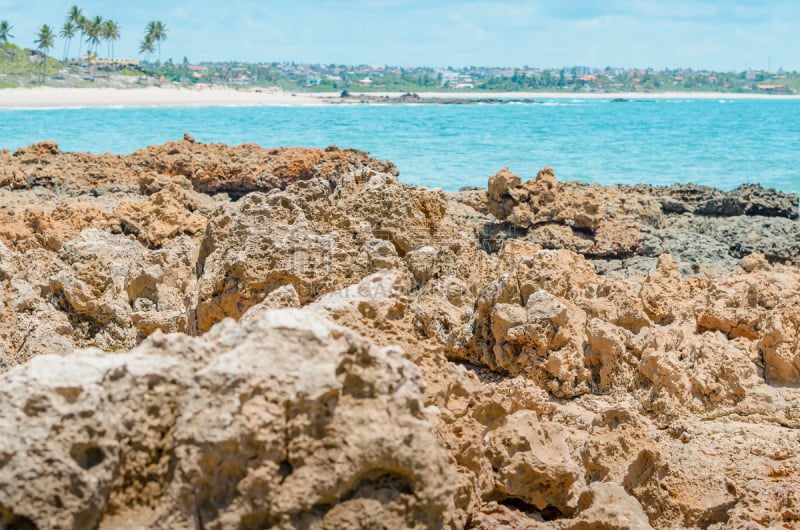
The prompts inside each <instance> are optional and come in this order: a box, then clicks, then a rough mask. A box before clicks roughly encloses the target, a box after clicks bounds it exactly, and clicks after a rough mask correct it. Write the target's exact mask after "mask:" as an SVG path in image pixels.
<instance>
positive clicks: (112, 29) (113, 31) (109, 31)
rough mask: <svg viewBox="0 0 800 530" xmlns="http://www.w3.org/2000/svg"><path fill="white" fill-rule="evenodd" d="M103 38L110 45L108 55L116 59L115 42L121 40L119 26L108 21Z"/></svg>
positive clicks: (105, 24)
mask: <svg viewBox="0 0 800 530" xmlns="http://www.w3.org/2000/svg"><path fill="white" fill-rule="evenodd" d="M103 38H104V39H105V40H106V42H107V43H108V55H109V57H111V59H112V60H113V59H114V41H117V40H119V24H117V23H116V22H114V21H113V20H106V21H105V23H104V24H103Z"/></svg>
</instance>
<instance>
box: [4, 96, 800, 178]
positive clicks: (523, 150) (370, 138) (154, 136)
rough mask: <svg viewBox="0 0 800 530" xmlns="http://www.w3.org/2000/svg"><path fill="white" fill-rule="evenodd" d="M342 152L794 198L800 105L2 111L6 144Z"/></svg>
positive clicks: (465, 170)
mask: <svg viewBox="0 0 800 530" xmlns="http://www.w3.org/2000/svg"><path fill="white" fill-rule="evenodd" d="M184 132H189V133H190V134H192V135H193V136H194V137H195V138H196V139H197V140H198V141H203V142H224V143H228V144H238V143H258V144H261V145H263V146H265V147H277V146H318V147H325V146H328V145H337V146H339V147H350V148H355V149H361V150H364V151H368V152H369V153H370V154H371V155H372V156H374V157H377V158H384V159H389V160H391V161H393V162H394V163H395V164H396V165H397V166H398V168H399V169H400V179H401V180H402V181H404V182H407V183H412V184H420V185H425V186H429V187H440V188H443V189H445V190H457V189H459V188H461V187H463V186H479V187H485V186H486V183H487V180H488V177H489V176H490V175H492V174H494V173H496V172H497V171H498V170H499V169H501V168H502V167H504V166H508V167H509V168H510V169H511V170H512V171H514V172H515V173H517V174H519V175H521V176H522V177H524V178H532V177H534V176H535V175H536V173H537V171H538V170H539V169H540V168H542V167H544V166H552V167H553V168H554V169H555V171H556V175H557V176H558V178H559V179H561V180H578V181H583V182H595V183H601V184H612V183H628V184H633V183H648V184H661V185H668V184H672V183H676V182H693V183H697V184H706V185H710V186H716V187H720V188H723V189H730V188H733V187H735V186H737V185H739V184H741V183H745V182H758V183H761V184H762V185H764V186H766V187H774V188H778V189H780V190H784V191H792V192H800V101H792V100H731V99H719V100H716V99H714V100H707V99H697V100H693V99H666V100H662V99H659V100H633V101H626V102H614V101H612V100H611V99H608V100H597V99H574V100H542V101H538V102H536V103H533V104H514V103H512V104H506V105H489V104H486V105H483V104H478V105H385V106H382V105H342V106H317V107H278V106H271V107H153V108H149V107H146V108H141V107H135V108H134V107H131V108H73V109H66V108H65V109H31V110H26V109H15V110H0V147H5V148H9V149H11V150H14V149H16V148H18V147H21V146H25V145H28V144H31V143H34V142H38V141H41V140H45V139H48V140H55V141H56V142H58V144H59V146H60V148H61V149H62V150H64V151H89V152H93V153H103V152H112V153H119V154H125V153H130V152H132V151H135V150H137V149H140V148H142V147H145V146H147V145H150V144H159V143H164V142H167V141H169V140H178V139H180V138H181V137H182V136H183V133H184Z"/></svg>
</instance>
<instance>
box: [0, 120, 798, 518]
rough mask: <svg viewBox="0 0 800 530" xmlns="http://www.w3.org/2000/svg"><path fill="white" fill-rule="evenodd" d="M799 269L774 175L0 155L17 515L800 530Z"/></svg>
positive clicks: (8, 480)
mask: <svg viewBox="0 0 800 530" xmlns="http://www.w3.org/2000/svg"><path fill="white" fill-rule="evenodd" d="M798 257H800V231H798V221H797V197H796V196H794V195H787V194H781V193H778V192H774V191H771V190H764V189H763V188H760V187H758V186H744V187H740V188H737V189H736V190H733V191H731V192H721V191H718V190H713V189H709V188H702V187H696V186H686V185H681V186H674V187H671V188H655V187H649V186H636V187H623V186H615V187H601V186H593V185H586V184H578V183H569V182H559V181H557V180H556V178H555V175H554V172H553V171H552V170H550V169H545V170H542V171H541V172H540V173H539V175H538V176H537V178H536V179H534V180H532V181H528V182H523V181H522V180H521V179H520V178H519V177H517V176H515V175H513V174H512V173H510V172H509V171H508V170H503V171H501V172H500V173H498V174H497V175H495V176H493V177H491V178H490V179H489V185H488V190H486V191H484V190H465V191H462V192H458V193H443V192H441V191H438V190H429V189H425V188H418V187H413V186H408V185H404V184H402V183H400V182H399V181H398V179H397V170H396V169H395V168H394V166H393V165H392V164H391V163H388V162H383V161H378V160H374V159H371V158H369V157H368V156H367V155H366V154H364V153H361V152H357V151H350V150H339V149H336V148H328V149H326V150H319V149H301V148H281V149H273V150H268V149H263V148H261V147H258V146H255V145H244V146H237V147H229V146H223V145H204V144H200V143H198V142H195V141H194V140H193V139H192V138H191V137H190V136H188V135H187V136H186V137H185V138H184V139H183V140H182V141H178V142H171V143H169V144H166V145H164V146H156V147H150V148H147V149H144V150H141V151H138V152H136V153H134V154H132V155H128V156H116V155H90V154H81V153H61V152H60V151H59V149H58V147H57V146H56V145H55V144H53V143H52V142H43V143H40V144H36V145H33V146H30V147H28V148H25V149H21V150H19V151H17V152H16V153H13V154H11V153H2V154H0V528H32V527H38V528H76V529H78V528H97V527H99V528H118V527H130V528H143V527H153V528H264V527H277V528H376V527H384V528H486V529H489V528H520V529H522V528H526V529H527V528H545V529H563V530H567V529H572V530H579V529H580V530H582V529H594V528H598V529H645V528H657V529H673V528H676V529H677V528H714V529H734V528H735V529H739V528H794V527H797V525H798V524H800V494H798V492H800V478H799V477H800V454H799V453H798V452H797V447H800V434H798V433H800V335H799V334H798V328H799V327H800V271H798V268H797V260H798ZM237 321H238V322H237Z"/></svg>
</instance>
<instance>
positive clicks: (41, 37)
mask: <svg viewBox="0 0 800 530" xmlns="http://www.w3.org/2000/svg"><path fill="white" fill-rule="evenodd" d="M54 40H55V34H54V33H53V30H52V29H50V26H48V25H47V24H45V25H44V26H42V27H41V29H40V30H39V34H38V35H37V38H36V40H35V41H34V42H35V43H36V47H37V48H39V49H40V50H42V52H44V74H43V75H42V83H44V80H45V78H46V77H47V52H49V51H50V48H52V47H53V44H54Z"/></svg>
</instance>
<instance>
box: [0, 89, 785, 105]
mask: <svg viewBox="0 0 800 530" xmlns="http://www.w3.org/2000/svg"><path fill="white" fill-rule="evenodd" d="M417 94H418V95H419V96H420V98H423V99H434V100H435V99H443V100H444V99H461V100H476V99H517V100H520V99H533V100H538V99H569V100H573V99H578V100H580V99H587V100H589V99H592V100H597V99H599V100H603V99H610V100H613V99H626V100H648V99H649V100H665V99H725V100H798V101H800V95H787V94H742V93H725V92H659V93H624V92H620V93H603V94H599V93H579V94H572V93H563V92H469V93H464V92H418V93H417ZM362 95H364V96H367V97H370V98H381V97H389V98H396V97H399V96H402V95H403V92H355V93H352V94H351V96H352V98H354V99H356V98H359V97H361V96H362ZM334 102H336V103H341V98H340V97H339V93H337V92H326V93H319V92H317V93H302V92H300V93H290V92H283V91H280V90H277V89H271V88H267V89H248V90H236V89H232V88H227V87H212V86H205V87H201V88H180V87H172V86H168V87H161V88H157V87H148V88H128V89H117V88H57V87H36V88H6V89H1V90H0V109H48V108H49V109H53V108H80V107H92V108H95V107H96V108H104V107H120V106H121V107H212V106H293V107H294V106H296V107H301V106H319V105H331V104H334ZM348 104H352V105H358V104H361V103H359V102H357V101H352V102H349V103H348ZM366 104H375V103H366ZM400 104H403V103H400ZM412 104H413V103H412Z"/></svg>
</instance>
